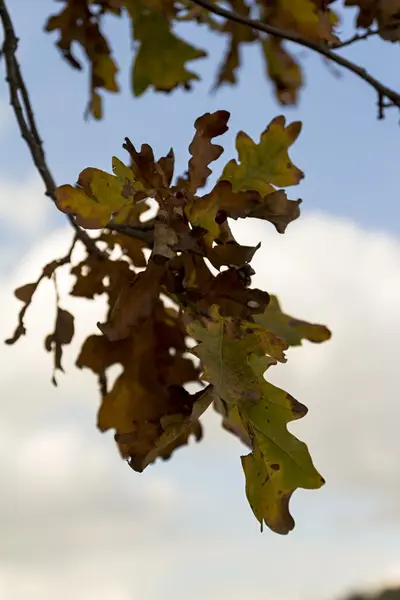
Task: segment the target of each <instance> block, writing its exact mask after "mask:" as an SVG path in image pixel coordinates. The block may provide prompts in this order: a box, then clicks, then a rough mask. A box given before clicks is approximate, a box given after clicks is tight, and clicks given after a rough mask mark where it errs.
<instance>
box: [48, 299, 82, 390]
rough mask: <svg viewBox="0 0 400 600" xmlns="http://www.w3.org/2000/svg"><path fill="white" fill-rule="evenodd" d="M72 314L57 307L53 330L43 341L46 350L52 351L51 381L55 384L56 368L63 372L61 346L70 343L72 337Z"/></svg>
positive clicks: (73, 329)
mask: <svg viewBox="0 0 400 600" xmlns="http://www.w3.org/2000/svg"><path fill="white" fill-rule="evenodd" d="M74 331H75V328H74V316H73V315H71V313H70V312H68V311H67V310H64V309H62V308H60V307H58V308H57V317H56V323H55V328H54V332H53V333H51V334H49V335H48V336H47V337H46V339H45V342H44V345H45V348H46V350H47V351H48V352H54V370H53V378H52V381H53V383H54V385H57V381H56V378H55V373H56V370H59V371H61V372H64V369H63V367H62V364H61V360H62V354H63V346H65V345H67V344H70V343H71V341H72V338H73V337H74Z"/></svg>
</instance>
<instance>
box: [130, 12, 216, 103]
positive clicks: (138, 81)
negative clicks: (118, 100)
mask: <svg viewBox="0 0 400 600" xmlns="http://www.w3.org/2000/svg"><path fill="white" fill-rule="evenodd" d="M127 8H128V12H129V14H130V17H131V19H132V23H133V29H134V39H135V41H136V42H139V44H140V45H139V50H138V52H137V54H136V56H135V59H134V63H133V68H132V89H133V92H134V94H135V96H141V95H142V94H143V93H144V92H145V91H146V90H147V89H148V88H149V87H151V86H152V87H154V89H155V90H157V91H161V92H170V91H171V90H173V89H174V88H176V87H178V86H181V87H183V88H187V87H188V86H189V85H190V83H191V81H194V80H197V79H198V76H197V75H196V74H195V73H193V72H192V71H189V70H188V69H187V66H186V63H187V62H189V61H192V60H196V59H199V58H202V57H204V56H206V53H205V52H204V51H203V50H198V49H197V48H195V47H194V46H192V45H191V44H189V43H187V42H185V41H184V40H182V39H180V38H179V37H178V36H176V35H175V33H173V31H172V29H171V23H170V20H169V18H168V15H167V14H165V13H164V12H162V11H160V12H159V11H156V10H151V8H150V7H149V6H148V5H146V4H144V3H141V2H135V3H129V4H128V7H127Z"/></svg>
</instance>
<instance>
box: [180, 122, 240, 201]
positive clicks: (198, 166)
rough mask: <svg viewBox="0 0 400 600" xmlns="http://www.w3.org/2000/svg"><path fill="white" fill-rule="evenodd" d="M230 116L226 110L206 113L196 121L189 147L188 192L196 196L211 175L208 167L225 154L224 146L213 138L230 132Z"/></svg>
mask: <svg viewBox="0 0 400 600" xmlns="http://www.w3.org/2000/svg"><path fill="white" fill-rule="evenodd" d="M229 117H230V114H229V113H228V112H227V111H226V110H217V111H216V112H214V113H205V114H204V115H203V116H202V117H199V118H198V119H196V121H195V124H194V126H195V128H196V133H195V136H194V138H193V141H192V143H191V144H190V146H189V152H190V154H191V155H192V158H191V159H190V160H189V179H188V191H189V193H190V194H194V193H195V192H196V190H197V189H198V188H200V187H203V186H204V185H205V183H206V181H207V178H208V176H209V175H210V174H211V169H209V167H208V165H209V164H210V163H211V162H213V161H214V160H217V158H219V157H220V156H221V154H222V152H223V148H222V146H219V145H217V144H213V143H212V142H211V140H212V138H214V137H217V136H219V135H222V134H223V133H225V132H226V131H228V126H227V123H228V120H229Z"/></svg>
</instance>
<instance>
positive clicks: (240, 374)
mask: <svg viewBox="0 0 400 600" xmlns="http://www.w3.org/2000/svg"><path fill="white" fill-rule="evenodd" d="M187 330H188V333H189V334H190V335H192V336H193V337H194V338H195V339H196V340H197V341H198V342H199V344H198V345H197V346H196V347H195V348H193V349H192V352H193V353H194V354H195V355H196V356H198V357H199V358H200V359H201V361H202V364H203V366H204V373H203V378H204V379H205V380H206V381H208V382H209V383H211V384H212V386H213V388H214V391H215V393H216V394H217V395H218V396H219V397H220V398H221V400H222V401H223V402H224V403H226V405H227V406H228V407H229V408H231V407H232V408H231V410H236V411H237V412H236V419H238V417H239V416H240V419H241V421H242V424H243V427H244V429H245V430H246V431H247V433H248V437H249V440H250V442H251V446H252V453H251V454H249V455H248V456H246V457H244V458H242V464H243V469H244V472H245V475H246V493H247V497H248V500H249V503H250V505H251V507H252V509H253V512H254V514H255V516H256V517H257V519H258V520H259V522H260V523H261V525H262V524H263V522H265V523H266V524H267V525H268V526H269V527H270V528H271V529H272V530H273V531H275V532H277V533H283V534H284V533H288V532H289V531H290V530H291V529H292V528H293V526H294V521H293V519H292V517H291V515H290V513H289V500H290V497H291V495H292V493H293V492H294V491H295V489H297V488H299V487H302V488H306V489H315V488H318V487H320V486H321V485H323V483H324V480H323V479H322V477H321V476H320V475H319V473H318V472H317V471H316V470H315V467H314V465H313V463H312V461H311V458H310V455H309V453H308V450H307V447H306V445H305V444H304V443H303V442H300V441H299V440H298V439H297V438H296V437H295V436H294V435H293V434H291V433H290V432H289V431H288V429H287V423H289V422H290V421H292V420H294V419H298V418H300V417H302V416H304V415H305V414H306V412H307V410H306V408H305V407H304V406H303V405H302V404H300V403H299V402H297V401H296V400H294V398H292V397H291V396H290V395H289V394H287V393H286V392H284V391H283V390H280V389H279V388H277V387H275V386H273V385H271V384H269V383H268V382H267V381H266V380H265V379H264V376H263V375H264V371H265V370H266V369H267V368H268V366H270V365H271V364H273V363H272V360H271V359H275V361H276V360H280V361H284V360H285V358H284V355H283V352H282V351H283V350H284V349H286V347H287V346H286V344H285V343H283V342H282V340H280V341H279V338H276V337H275V336H274V335H273V334H272V333H270V332H268V330H267V329H265V328H264V327H261V326H257V325H252V324H251V323H247V322H244V321H241V320H239V321H238V320H234V319H230V318H223V317H221V315H220V314H219V313H218V311H217V310H216V309H213V311H212V315H211V318H208V319H206V318H204V319H203V320H202V321H191V322H190V319H189V322H188V325H187Z"/></svg>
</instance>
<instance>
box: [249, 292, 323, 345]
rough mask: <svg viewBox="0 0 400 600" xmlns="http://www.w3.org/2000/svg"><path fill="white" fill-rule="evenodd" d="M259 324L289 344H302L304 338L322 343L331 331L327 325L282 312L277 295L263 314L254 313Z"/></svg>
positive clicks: (272, 298) (271, 298)
mask: <svg viewBox="0 0 400 600" xmlns="http://www.w3.org/2000/svg"><path fill="white" fill-rule="evenodd" d="M254 320H255V321H256V322H257V323H258V324H259V325H262V326H263V327H265V328H266V329H268V330H269V331H271V332H272V333H274V334H275V335H277V336H278V337H280V338H282V339H284V340H285V341H286V342H287V343H288V344H289V346H300V345H301V342H302V340H309V341H310V342H314V343H320V342H325V341H326V340H329V338H330V337H331V335H332V334H331V332H330V331H329V329H328V328H327V327H325V325H317V324H314V323H308V322H307V321H301V320H299V319H294V318H293V317H290V316H289V315H286V314H285V313H284V312H282V309H281V307H280V304H279V300H278V298H277V297H276V296H270V302H269V304H268V307H267V308H266V310H265V312H264V313H263V314H258V315H254Z"/></svg>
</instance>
